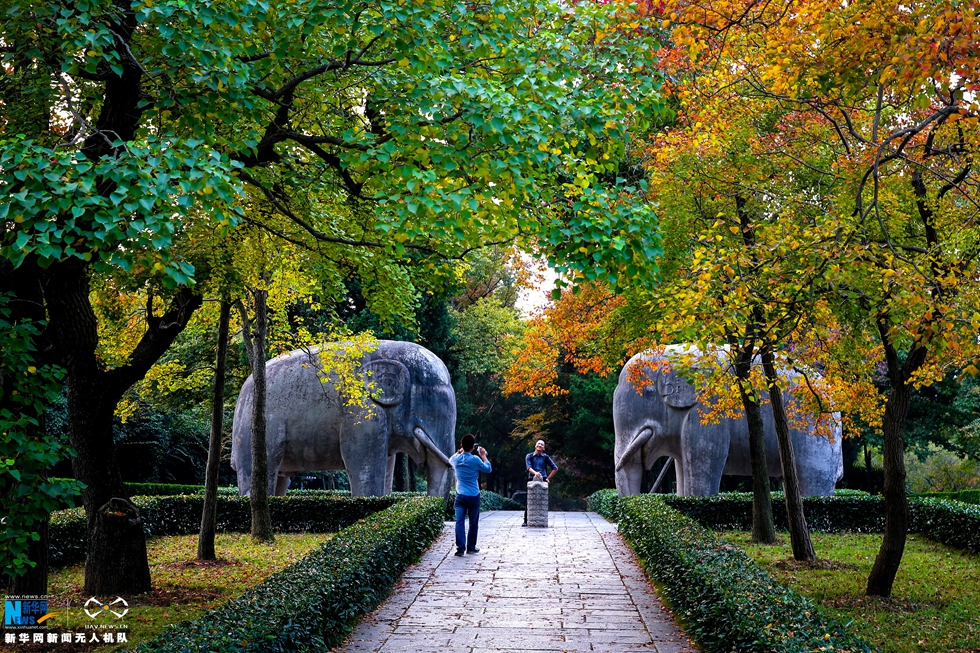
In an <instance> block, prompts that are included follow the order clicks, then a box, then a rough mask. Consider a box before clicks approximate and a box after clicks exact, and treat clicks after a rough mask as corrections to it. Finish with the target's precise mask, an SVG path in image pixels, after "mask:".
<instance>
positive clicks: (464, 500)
mask: <svg viewBox="0 0 980 653" xmlns="http://www.w3.org/2000/svg"><path fill="white" fill-rule="evenodd" d="M475 443H476V439H475V438H474V437H473V436H472V435H470V434H469V433H467V434H466V435H464V436H463V440H462V442H461V445H462V446H461V447H460V448H459V451H457V452H456V453H455V454H453V456H452V457H451V458H450V459H449V464H451V465H452V466H453V470H454V471H455V472H456V502H455V504H454V507H455V508H456V555H458V556H461V555H463V552H464V551H465V552H466V553H478V552H479V551H480V549H478V548H476V536H477V533H478V532H479V528H480V472H484V473H485V474H489V473H490V472H491V471H493V467H492V466H491V465H490V461H489V460H487V450H486V449H484V448H483V447H476V450H475V451H474V445H475ZM474 454H475V455H474ZM467 515H469V522H470V524H469V525H470V529H469V533H467V532H466V521H467V519H466V518H467Z"/></svg>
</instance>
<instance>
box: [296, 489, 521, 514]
mask: <svg viewBox="0 0 980 653" xmlns="http://www.w3.org/2000/svg"><path fill="white" fill-rule="evenodd" d="M324 495H329V496H350V492H349V491H348V490H290V491H289V493H288V494H287V496H290V497H291V496H324ZM388 496H391V497H400V498H408V497H424V496H425V492H392V493H391V494H390V495H388ZM455 500H456V491H455V490H453V491H451V492H450V493H449V505H448V507H447V508H446V519H448V520H452V519H453V518H454V517H455V514H454V512H453V502H454V501H455ZM480 510H481V511H484V510H521V511H523V510H524V506H522V505H521V504H519V503H517V502H516V501H513V500H511V499H508V498H507V497H503V496H500V495H499V494H497V493H496V492H490V491H488V490H480Z"/></svg>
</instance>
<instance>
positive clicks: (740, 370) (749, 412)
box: [728, 194, 776, 544]
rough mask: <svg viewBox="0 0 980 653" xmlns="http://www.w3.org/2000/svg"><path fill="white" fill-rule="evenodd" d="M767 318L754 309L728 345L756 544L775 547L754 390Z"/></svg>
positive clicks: (744, 216)
mask: <svg viewBox="0 0 980 653" xmlns="http://www.w3.org/2000/svg"><path fill="white" fill-rule="evenodd" d="M746 204H747V202H746V200H745V198H744V197H743V196H742V195H740V194H739V195H736V196H735V207H736V214H737V215H738V222H739V228H740V233H741V236H742V244H743V245H744V246H745V249H746V251H747V252H748V253H749V255H750V256H751V258H752V261H753V262H757V261H758V257H757V255H756V251H755V248H756V237H755V227H754V226H753V225H752V220H751V219H750V215H749V212H748V211H747V210H746ZM764 317H765V315H764V314H763V311H762V307H761V306H759V305H758V304H756V305H755V306H753V308H752V317H751V318H750V319H748V320H747V321H746V324H745V337H744V338H742V339H741V341H740V340H739V338H738V337H737V336H736V334H735V333H729V334H728V345H729V347H730V348H731V350H732V351H734V352H736V356H735V364H734V365H733V368H734V371H735V377H736V378H737V379H738V392H739V395H740V396H741V399H742V408H743V410H744V411H745V421H746V422H747V425H748V430H749V462H750V464H751V466H752V541H753V542H757V543H759V544H775V543H776V527H775V525H774V524H773V516H772V491H771V490H770V486H769V461H768V460H766V434H765V427H764V426H763V422H762V408H761V406H760V405H759V395H758V394H757V393H756V392H755V391H754V390H753V389H752V386H751V375H752V363H753V361H754V360H755V345H756V340H757V338H758V335H757V334H758V332H759V329H760V328H761V327H762V325H763V324H764V323H765V319H764Z"/></svg>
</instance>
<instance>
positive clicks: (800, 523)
mask: <svg viewBox="0 0 980 653" xmlns="http://www.w3.org/2000/svg"><path fill="white" fill-rule="evenodd" d="M762 369H763V370H765V373H766V383H767V385H768V386H769V403H770V404H771V405H772V415H773V418H774V420H775V422H776V439H777V441H778V442H779V461H780V463H781V464H782V468H783V492H784V494H785V496H786V514H787V516H788V518H789V539H790V542H791V544H792V546H793V558H795V559H796V560H800V561H812V560H815V559H816V557H817V555H816V553H814V551H813V543H812V542H811V541H810V529H809V528H807V525H806V517H805V515H804V514H803V497H802V496H800V478H799V475H798V474H797V472H796V455H795V454H794V453H793V439H792V438H791V437H790V435H789V423H788V421H787V419H786V410H785V408H784V407H783V395H782V394H781V392H782V391H781V390H780V387H779V376H778V374H777V372H776V361H775V357H774V356H773V353H772V349H771V348H770V347H769V346H763V348H762Z"/></svg>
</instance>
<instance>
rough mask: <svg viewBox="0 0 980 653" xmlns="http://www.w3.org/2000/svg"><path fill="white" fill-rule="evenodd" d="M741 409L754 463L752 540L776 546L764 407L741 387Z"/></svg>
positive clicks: (740, 385)
mask: <svg viewBox="0 0 980 653" xmlns="http://www.w3.org/2000/svg"><path fill="white" fill-rule="evenodd" d="M739 393H740V394H741V396H742V408H743V409H744V410H745V421H746V422H747V423H748V427H749V459H750V462H751V464H752V541H753V542H756V543H758V544H775V543H776V526H775V524H773V517H772V492H771V491H770V490H769V461H768V460H767V459H766V433H765V426H764V425H763V421H762V407H761V406H760V405H759V401H758V399H756V398H755V396H754V395H751V394H749V393H748V392H746V391H745V389H744V387H743V385H742V384H741V383H740V384H739Z"/></svg>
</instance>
